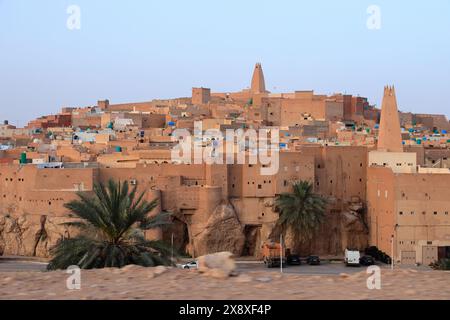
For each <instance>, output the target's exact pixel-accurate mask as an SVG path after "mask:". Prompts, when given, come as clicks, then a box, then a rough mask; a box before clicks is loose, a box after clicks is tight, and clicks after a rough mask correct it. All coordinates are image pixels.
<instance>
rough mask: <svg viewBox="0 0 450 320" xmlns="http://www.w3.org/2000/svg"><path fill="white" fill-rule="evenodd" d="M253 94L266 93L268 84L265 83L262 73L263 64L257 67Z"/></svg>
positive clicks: (254, 74) (253, 78) (258, 64)
mask: <svg viewBox="0 0 450 320" xmlns="http://www.w3.org/2000/svg"><path fill="white" fill-rule="evenodd" d="M250 91H251V92H252V93H266V92H267V91H266V83H265V81H264V74H263V71H262V67H261V63H257V64H256V65H255V70H254V71H253V77H252V87H251V89H250Z"/></svg>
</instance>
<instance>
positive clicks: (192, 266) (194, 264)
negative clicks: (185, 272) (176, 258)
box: [180, 261, 198, 269]
mask: <svg viewBox="0 0 450 320" xmlns="http://www.w3.org/2000/svg"><path fill="white" fill-rule="evenodd" d="M180 267H181V269H197V268H198V263H197V261H190V262H188V263H186V264H182V265H181V266H180Z"/></svg>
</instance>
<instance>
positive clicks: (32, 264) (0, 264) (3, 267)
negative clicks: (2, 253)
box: [0, 257, 47, 272]
mask: <svg viewBox="0 0 450 320" xmlns="http://www.w3.org/2000/svg"><path fill="white" fill-rule="evenodd" d="M46 267H47V263H45V262H41V261H38V260H35V259H29V258H22V257H0V272H17V271H18V272H21V271H45V270H46Z"/></svg>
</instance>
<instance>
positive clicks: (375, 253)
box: [364, 246, 391, 264]
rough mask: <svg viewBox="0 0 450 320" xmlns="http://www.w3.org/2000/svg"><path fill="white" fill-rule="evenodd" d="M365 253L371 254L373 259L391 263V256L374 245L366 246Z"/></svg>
mask: <svg viewBox="0 0 450 320" xmlns="http://www.w3.org/2000/svg"><path fill="white" fill-rule="evenodd" d="M364 253H365V254H366V255H369V256H372V257H373V258H374V259H375V260H378V261H381V262H383V263H386V264H391V257H390V256H389V255H388V254H386V253H385V252H383V251H381V250H379V249H378V248H377V247H376V246H371V247H368V248H366V250H365V252H364Z"/></svg>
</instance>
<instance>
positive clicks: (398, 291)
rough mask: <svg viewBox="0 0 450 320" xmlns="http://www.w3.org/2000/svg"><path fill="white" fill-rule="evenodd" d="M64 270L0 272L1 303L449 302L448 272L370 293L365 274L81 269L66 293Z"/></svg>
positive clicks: (385, 273)
mask: <svg viewBox="0 0 450 320" xmlns="http://www.w3.org/2000/svg"><path fill="white" fill-rule="evenodd" d="M69 276H70V275H69V274H67V273H65V272H64V271H53V272H39V271H22V272H0V299H44V300H47V299H183V300H184V299H187V300H192V299H257V300H259V299H282V300H287V299H301V300H304V299H447V300H448V299H450V285H449V284H450V272H445V271H431V272H430V271H428V272H425V271H417V270H400V269H399V270H394V271H391V270H382V272H381V289H379V290H377V289H373V290H369V289H368V288H367V284H366V283H367V278H368V277H369V276H370V275H368V274H367V273H366V271H365V269H364V271H363V270H362V271H361V272H357V273H353V274H351V275H350V274H340V275H316V276H314V275H301V274H283V275H281V274H276V273H267V272H264V271H249V272H240V273H239V274H238V275H237V276H233V277H229V278H226V279H221V278H215V277H212V276H211V275H205V274H200V273H199V272H198V271H196V270H182V269H176V268H164V267H157V268H142V267H138V266H128V267H125V268H123V269H102V270H82V272H81V289H80V290H68V289H67V286H66V281H67V278H68V277H69Z"/></svg>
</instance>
